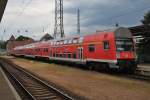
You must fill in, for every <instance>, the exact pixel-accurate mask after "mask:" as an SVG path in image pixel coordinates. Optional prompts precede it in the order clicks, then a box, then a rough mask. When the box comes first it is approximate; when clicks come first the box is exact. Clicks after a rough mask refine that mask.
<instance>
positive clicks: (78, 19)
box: [77, 9, 80, 34]
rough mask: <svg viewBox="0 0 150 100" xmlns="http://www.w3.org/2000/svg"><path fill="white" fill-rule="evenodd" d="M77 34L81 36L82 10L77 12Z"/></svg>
mask: <svg viewBox="0 0 150 100" xmlns="http://www.w3.org/2000/svg"><path fill="white" fill-rule="evenodd" d="M77 33H78V34H80V9H78V11H77Z"/></svg>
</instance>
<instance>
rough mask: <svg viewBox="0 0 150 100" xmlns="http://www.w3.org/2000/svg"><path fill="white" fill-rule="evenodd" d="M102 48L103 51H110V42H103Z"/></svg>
mask: <svg viewBox="0 0 150 100" xmlns="http://www.w3.org/2000/svg"><path fill="white" fill-rule="evenodd" d="M107 45H108V46H107ZM103 48H104V50H109V49H110V42H109V41H108V40H107V41H103Z"/></svg>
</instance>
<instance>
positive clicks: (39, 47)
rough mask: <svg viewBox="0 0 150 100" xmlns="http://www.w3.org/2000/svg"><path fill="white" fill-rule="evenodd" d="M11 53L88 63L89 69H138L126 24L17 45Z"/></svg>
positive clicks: (132, 43)
mask: <svg viewBox="0 0 150 100" xmlns="http://www.w3.org/2000/svg"><path fill="white" fill-rule="evenodd" d="M9 53H10V54H11V55H14V56H25V57H31V58H35V59H36V58H42V59H48V60H50V61H61V62H68V63H70V62H71V63H76V64H85V65H87V67H88V68H89V69H94V68H95V67H96V68H100V69H103V68H104V69H118V70H120V71H129V72H134V71H135V70H136V68H137V64H136V52H135V42H134V38H133V36H132V33H131V32H130V30H129V29H128V28H124V27H118V28H115V29H112V30H106V31H99V32H95V33H92V34H88V35H83V36H74V37H68V38H60V39H53V40H48V41H41V42H36V43H31V44H27V45H23V46H17V47H15V48H14V49H13V50H11V51H10V52H9Z"/></svg>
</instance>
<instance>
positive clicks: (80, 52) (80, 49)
mask: <svg viewBox="0 0 150 100" xmlns="http://www.w3.org/2000/svg"><path fill="white" fill-rule="evenodd" d="M78 58H79V59H80V60H83V47H79V48H78Z"/></svg>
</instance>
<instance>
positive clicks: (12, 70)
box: [0, 59, 73, 100]
mask: <svg viewBox="0 0 150 100" xmlns="http://www.w3.org/2000/svg"><path fill="white" fill-rule="evenodd" d="M0 64H1V67H2V69H3V70H4V71H5V72H6V73H7V75H9V76H10V77H11V79H12V80H13V81H15V83H17V84H18V85H19V87H21V88H22V90H23V91H24V92H25V93H26V95H27V96H26V98H23V99H24V100H73V98H72V97H70V96H69V95H67V94H65V93H63V92H61V91H60V90H58V89H56V88H55V87H53V86H50V85H48V84H47V83H45V82H44V81H42V80H40V79H39V78H37V77H35V76H33V75H31V74H30V73H28V72H26V71H25V70H23V69H21V68H19V67H17V66H13V65H12V64H10V63H9V62H8V61H6V60H2V59H1V60H0Z"/></svg>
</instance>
